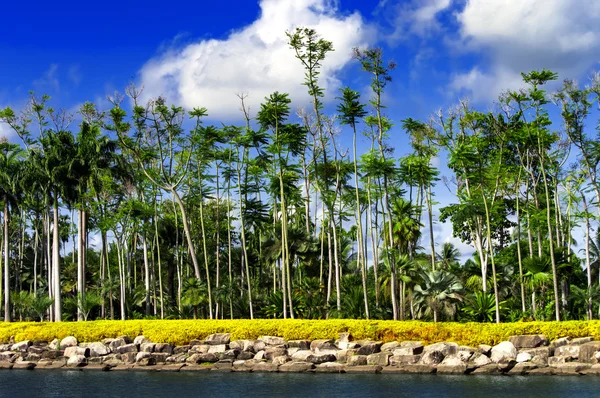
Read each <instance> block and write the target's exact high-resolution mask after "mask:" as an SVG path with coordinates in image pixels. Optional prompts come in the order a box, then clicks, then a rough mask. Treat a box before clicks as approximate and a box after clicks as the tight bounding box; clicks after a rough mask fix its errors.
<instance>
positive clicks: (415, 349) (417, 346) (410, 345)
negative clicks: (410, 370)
mask: <svg viewBox="0 0 600 398" xmlns="http://www.w3.org/2000/svg"><path fill="white" fill-rule="evenodd" d="M421 353H423V343H421V342H420V341H403V342H402V343H400V346H399V347H397V348H396V349H394V355H419V354H421Z"/></svg>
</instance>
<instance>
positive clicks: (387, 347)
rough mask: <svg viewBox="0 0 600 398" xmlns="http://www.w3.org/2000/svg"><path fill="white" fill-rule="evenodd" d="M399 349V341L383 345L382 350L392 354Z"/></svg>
mask: <svg viewBox="0 0 600 398" xmlns="http://www.w3.org/2000/svg"><path fill="white" fill-rule="evenodd" d="M398 347H400V343H399V342H397V341H392V342H391V343H385V344H382V345H381V348H380V349H381V351H383V352H392V351H394V350H395V349H396V348H398Z"/></svg>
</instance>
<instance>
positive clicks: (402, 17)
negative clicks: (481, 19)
mask: <svg viewBox="0 0 600 398" xmlns="http://www.w3.org/2000/svg"><path fill="white" fill-rule="evenodd" d="M451 5H452V0H411V1H409V2H398V3H395V4H393V5H392V4H390V3H389V2H388V1H385V0H384V1H381V2H380V3H379V5H378V7H377V11H378V12H386V11H385V10H389V9H390V8H391V10H392V11H391V12H392V13H393V14H394V18H393V24H394V31H393V33H392V34H391V35H390V36H389V37H388V40H389V41H391V42H394V41H397V40H405V39H407V38H409V37H410V36H411V35H417V36H426V35H427V34H430V33H433V32H437V31H439V30H440V29H441V27H442V26H441V24H440V22H439V21H438V15H439V14H440V13H442V12H443V11H446V10H448V9H449V8H450V7H451ZM382 10H383V11H382Z"/></svg>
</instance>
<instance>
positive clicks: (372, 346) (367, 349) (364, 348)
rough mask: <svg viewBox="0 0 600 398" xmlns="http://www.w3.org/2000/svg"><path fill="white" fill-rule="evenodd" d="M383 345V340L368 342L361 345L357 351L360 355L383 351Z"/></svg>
mask: <svg viewBox="0 0 600 398" xmlns="http://www.w3.org/2000/svg"><path fill="white" fill-rule="evenodd" d="M381 345H382V344H381V342H368V343H365V344H364V345H361V347H360V348H359V349H358V350H357V351H356V353H357V354H358V355H371V354H376V353H378V352H379V351H381Z"/></svg>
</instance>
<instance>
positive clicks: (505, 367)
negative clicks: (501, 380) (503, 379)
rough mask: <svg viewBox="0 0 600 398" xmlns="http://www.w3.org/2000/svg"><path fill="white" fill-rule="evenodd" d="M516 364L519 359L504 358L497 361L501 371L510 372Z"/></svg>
mask: <svg viewBox="0 0 600 398" xmlns="http://www.w3.org/2000/svg"><path fill="white" fill-rule="evenodd" d="M516 364H517V361H515V360H514V359H503V360H502V361H500V362H498V363H497V365H498V369H500V371H501V372H508V371H509V370H511V369H512V368H514V367H515V365H516Z"/></svg>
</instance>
